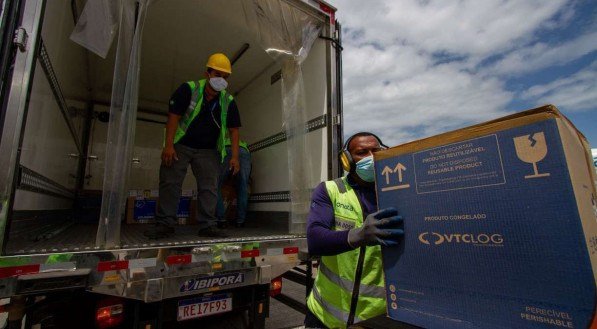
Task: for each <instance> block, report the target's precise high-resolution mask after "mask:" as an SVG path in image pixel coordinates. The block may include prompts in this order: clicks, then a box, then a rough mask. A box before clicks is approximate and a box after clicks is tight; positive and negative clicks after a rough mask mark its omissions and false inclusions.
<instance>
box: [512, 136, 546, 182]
mask: <svg viewBox="0 0 597 329" xmlns="http://www.w3.org/2000/svg"><path fill="white" fill-rule="evenodd" d="M514 148H515V149H516V155H517V156H518V158H519V159H520V160H522V161H524V162H526V163H532V164H533V170H534V174H532V175H525V176H524V178H525V179H529V178H539V177H547V176H549V175H550V174H549V173H541V174H540V173H539V169H538V168H537V162H539V161H541V160H543V159H544V158H545V156H546V155H547V143H546V142H545V134H544V133H543V132H540V133H534V134H530V135H524V136H519V137H514Z"/></svg>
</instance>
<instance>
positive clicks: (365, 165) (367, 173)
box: [356, 155, 375, 183]
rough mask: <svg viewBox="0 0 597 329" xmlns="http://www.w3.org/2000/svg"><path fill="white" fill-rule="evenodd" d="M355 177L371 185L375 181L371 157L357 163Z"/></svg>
mask: <svg viewBox="0 0 597 329" xmlns="http://www.w3.org/2000/svg"><path fill="white" fill-rule="evenodd" d="M356 172H357V175H359V177H360V178H361V179H362V180H364V181H365V182H369V183H372V182H373V181H374V180H375V176H374V173H373V156H372V155H370V156H368V157H366V158H362V159H361V160H360V161H359V162H357V170H356Z"/></svg>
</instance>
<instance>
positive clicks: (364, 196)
mask: <svg viewBox="0 0 597 329" xmlns="http://www.w3.org/2000/svg"><path fill="white" fill-rule="evenodd" d="M385 147H386V146H385V145H384V144H383V143H382V142H381V140H380V139H379V137H377V136H375V135H374V134H372V133H368V132H361V133H357V134H355V135H353V136H352V137H350V138H349V139H348V140H347V141H346V144H345V145H344V148H343V150H342V153H341V155H340V158H341V161H342V166H343V168H344V170H345V171H347V172H348V175H347V176H344V177H341V178H338V179H335V180H332V181H327V182H323V183H321V184H319V186H317V188H316V189H315V191H314V192H313V196H312V200H311V210H310V212H309V218H308V224H307V243H308V245H309V253H310V254H311V255H319V256H321V262H320V265H319V271H318V273H317V277H316V278H315V284H314V286H313V290H312V291H311V293H310V294H309V296H308V298H307V307H308V312H307V315H306V317H305V327H307V328H345V327H346V326H347V323H352V322H353V321H361V320H365V319H368V318H372V317H374V316H377V315H380V314H383V313H385V310H386V302H385V290H384V280H383V272H382V264H381V247H380V245H384V246H397V245H398V244H399V243H400V241H401V240H402V236H403V235H404V229H403V226H402V218H401V217H400V216H398V213H397V211H396V209H394V208H388V209H383V210H381V211H376V210H377V209H376V205H377V199H376V194H375V183H374V172H373V152H376V151H379V150H382V149H383V148H385Z"/></svg>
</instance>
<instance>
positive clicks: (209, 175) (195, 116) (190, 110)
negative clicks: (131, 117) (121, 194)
mask: <svg viewBox="0 0 597 329" xmlns="http://www.w3.org/2000/svg"><path fill="white" fill-rule="evenodd" d="M206 67H207V69H206V72H205V79H202V80H198V81H189V82H186V83H183V84H182V85H181V86H180V87H179V88H178V89H177V90H176V91H175V92H174V94H173V95H172V97H171V98H170V103H169V111H168V121H167V122H166V134H165V142H164V149H163V150H162V164H161V166H160V187H159V198H160V199H159V202H158V210H157V213H156V224H155V226H154V227H153V228H152V229H150V230H148V231H146V232H145V235H146V236H148V237H150V238H161V237H165V236H169V235H172V234H174V233H175V230H174V226H175V225H176V223H177V222H178V220H177V217H176V213H177V210H178V203H179V199H180V195H181V190H182V183H183V180H184V178H185V176H186V172H187V169H188V167H189V165H190V166H191V169H192V172H193V175H194V176H195V179H196V181H197V218H198V222H199V224H200V230H199V235H201V236H209V237H225V236H226V234H225V233H224V232H223V231H221V230H220V229H218V227H217V226H219V223H218V221H217V217H216V204H217V200H218V191H217V188H218V177H219V173H220V171H221V169H220V168H221V167H222V166H227V167H228V168H230V170H231V171H232V172H233V173H234V174H236V173H238V171H239V169H240V164H239V128H240V126H241V124H240V115H239V113H238V108H237V106H236V102H235V101H234V98H233V97H232V95H230V94H229V93H228V92H227V91H226V88H227V86H228V83H227V79H228V77H229V76H230V74H231V73H232V66H231V63H230V60H229V59H228V58H227V57H226V56H225V55H224V54H220V53H217V54H213V55H211V56H210V57H209V59H208V61H207V65H206ZM227 136H230V137H229V138H230V144H231V146H230V152H231V157H230V160H229V161H228V163H222V162H223V160H224V158H225V157H226V147H225V146H226V145H225V144H226V139H227Z"/></svg>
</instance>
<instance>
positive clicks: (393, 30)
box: [337, 0, 566, 56]
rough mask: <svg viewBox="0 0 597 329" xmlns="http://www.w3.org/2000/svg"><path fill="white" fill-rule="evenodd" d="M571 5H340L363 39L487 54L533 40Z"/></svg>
mask: <svg viewBox="0 0 597 329" xmlns="http://www.w3.org/2000/svg"><path fill="white" fill-rule="evenodd" d="M565 4H566V0H550V1H544V0H526V1H503V0H483V1H479V0H464V1H444V0H435V1H433V0H432V1H417V0H401V1H381V0H374V1H372V0H369V1H361V0H343V1H341V2H338V3H337V6H338V7H339V11H338V13H339V16H340V18H341V19H342V22H343V24H344V25H345V26H346V27H348V28H350V29H352V30H353V31H361V32H362V34H361V37H360V38H359V39H358V40H355V41H357V42H365V41H366V42H379V43H381V44H393V43H396V42H406V43H408V44H411V45H414V46H415V47H417V48H418V49H420V50H423V51H426V52H429V53H434V52H448V53H452V54H459V55H472V56H486V55H488V54H494V53H499V52H502V51H505V50H508V49H510V48H512V47H513V45H514V42H515V41H517V40H520V39H524V38H529V37H530V36H531V35H532V33H533V32H534V31H536V30H537V29H538V28H539V27H541V26H542V24H545V23H546V22H549V19H550V18H552V17H553V16H554V15H555V14H556V13H557V12H558V11H560V10H561V9H562V8H564V7H565ZM349 41H350V40H349Z"/></svg>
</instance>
